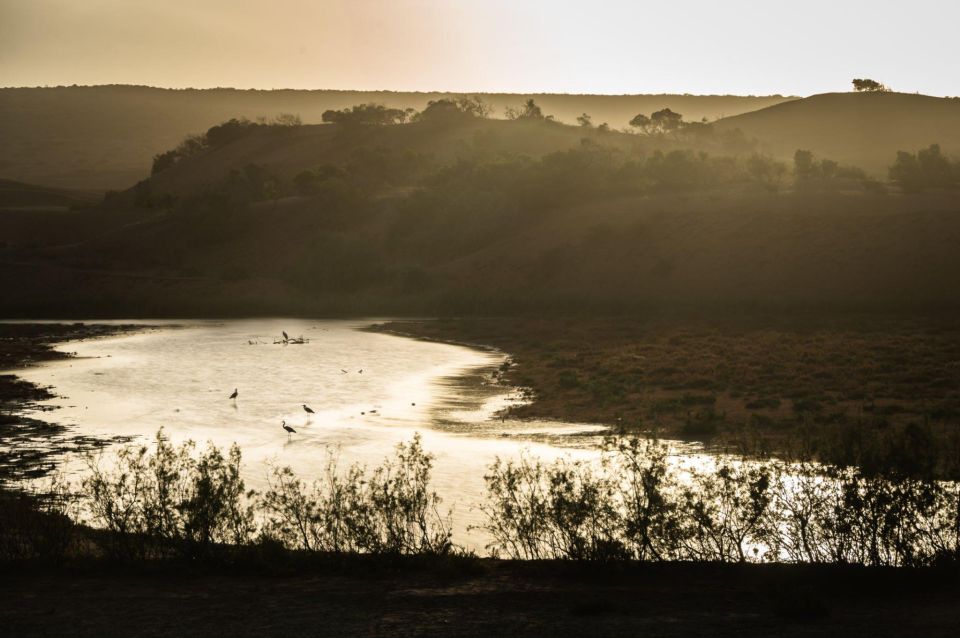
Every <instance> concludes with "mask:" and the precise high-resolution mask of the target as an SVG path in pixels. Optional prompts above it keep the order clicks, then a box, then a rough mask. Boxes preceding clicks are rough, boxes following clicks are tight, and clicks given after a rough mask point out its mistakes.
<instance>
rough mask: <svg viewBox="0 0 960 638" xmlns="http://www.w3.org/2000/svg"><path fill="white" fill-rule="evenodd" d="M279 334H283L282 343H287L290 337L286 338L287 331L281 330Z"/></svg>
mask: <svg viewBox="0 0 960 638" xmlns="http://www.w3.org/2000/svg"><path fill="white" fill-rule="evenodd" d="M280 332H282V333H283V340H284V341H289V340H290V337H288V336H287V331H286V330H281V331H280Z"/></svg>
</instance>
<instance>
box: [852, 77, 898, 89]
mask: <svg viewBox="0 0 960 638" xmlns="http://www.w3.org/2000/svg"><path fill="white" fill-rule="evenodd" d="M853 90H854V91H856V92H857V93H885V92H887V91H889V90H890V89H888V88H887V87H885V86H884V85H882V84H880V83H879V82H877V81H876V80H870V79H868V78H856V79H854V80H853Z"/></svg>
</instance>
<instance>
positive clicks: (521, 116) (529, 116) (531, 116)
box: [506, 98, 552, 120]
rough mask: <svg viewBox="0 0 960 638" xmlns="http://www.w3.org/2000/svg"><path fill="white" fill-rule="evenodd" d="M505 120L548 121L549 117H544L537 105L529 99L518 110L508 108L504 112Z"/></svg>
mask: <svg viewBox="0 0 960 638" xmlns="http://www.w3.org/2000/svg"><path fill="white" fill-rule="evenodd" d="M506 115H507V119H510V120H548V119H552V118H551V117H544V115H543V111H542V110H541V109H540V107H539V106H537V103H536V102H534V101H533V98H530V99H529V100H527V101H526V102H524V103H523V106H522V107H520V108H519V109H513V108H508V109H507V111H506Z"/></svg>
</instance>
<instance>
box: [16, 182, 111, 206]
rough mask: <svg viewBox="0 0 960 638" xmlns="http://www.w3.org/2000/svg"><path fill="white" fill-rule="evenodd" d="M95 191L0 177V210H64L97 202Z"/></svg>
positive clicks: (99, 197) (98, 194) (98, 195)
mask: <svg viewBox="0 0 960 638" xmlns="http://www.w3.org/2000/svg"><path fill="white" fill-rule="evenodd" d="M100 199H102V195H101V194H100V193H98V192H96V191H93V192H91V191H77V190H66V189H62V188H50V187H48V186H37V185H35V184H25V183H23V182H16V181H13V180H10V179H0V210H2V211H11V210H23V211H29V210H66V209H69V208H79V207H84V206H90V205H92V204H94V203H98V202H99V201H100Z"/></svg>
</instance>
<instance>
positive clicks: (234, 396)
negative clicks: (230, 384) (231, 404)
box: [230, 388, 239, 400]
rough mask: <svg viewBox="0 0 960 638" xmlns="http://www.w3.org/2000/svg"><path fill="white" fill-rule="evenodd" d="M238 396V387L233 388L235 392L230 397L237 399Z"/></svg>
mask: <svg viewBox="0 0 960 638" xmlns="http://www.w3.org/2000/svg"><path fill="white" fill-rule="evenodd" d="M238 396H239V394H238V393H237V389H236V388H234V389H233V394H231V395H230V398H231V399H234V400H236V398H237V397H238Z"/></svg>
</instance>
